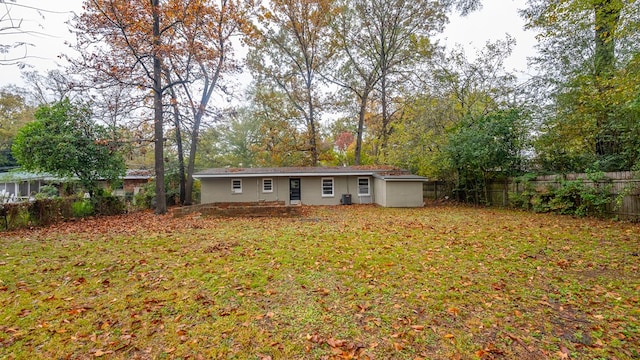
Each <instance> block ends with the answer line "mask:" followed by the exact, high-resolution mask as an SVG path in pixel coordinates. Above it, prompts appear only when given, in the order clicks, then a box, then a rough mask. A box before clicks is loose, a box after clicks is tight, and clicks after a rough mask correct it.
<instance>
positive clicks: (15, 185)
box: [0, 171, 64, 203]
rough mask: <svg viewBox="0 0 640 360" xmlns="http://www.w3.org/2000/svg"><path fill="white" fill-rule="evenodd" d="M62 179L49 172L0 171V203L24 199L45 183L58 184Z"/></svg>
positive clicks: (37, 191)
mask: <svg viewBox="0 0 640 360" xmlns="http://www.w3.org/2000/svg"><path fill="white" fill-rule="evenodd" d="M62 181H64V180H62V179H60V178H57V177H55V176H52V175H49V174H34V173H29V172H24V171H10V172H4V173H0V203H2V202H20V201H26V200H29V199H30V198H32V197H33V195H35V194H37V193H39V192H40V188H42V187H43V186H45V185H51V184H59V183H60V182H62Z"/></svg>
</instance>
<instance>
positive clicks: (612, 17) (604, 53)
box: [593, 0, 623, 156]
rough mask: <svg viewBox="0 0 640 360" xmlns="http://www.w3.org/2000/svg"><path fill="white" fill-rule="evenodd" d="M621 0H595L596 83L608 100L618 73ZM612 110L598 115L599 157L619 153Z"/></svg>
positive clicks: (603, 110)
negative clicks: (612, 77)
mask: <svg viewBox="0 0 640 360" xmlns="http://www.w3.org/2000/svg"><path fill="white" fill-rule="evenodd" d="M622 7H623V5H622V2H621V0H595V1H594V5H593V8H594V12H595V39H594V40H595V54H594V68H595V72H594V75H595V83H596V86H597V88H598V91H599V92H600V93H601V94H602V97H601V98H605V97H606V96H607V95H606V92H607V91H608V90H609V85H608V81H609V80H610V79H611V76H612V75H613V74H614V72H615V68H616V55H615V32H616V29H617V27H618V22H619V20H620V13H621V11H622ZM609 113H610V107H609V106H605V107H604V108H603V109H601V110H599V111H598V113H597V114H596V127H597V135H596V155H598V156H608V155H614V154H615V153H616V151H617V146H616V144H617V142H618V140H617V139H616V138H617V135H616V133H615V131H613V130H612V126H611V119H610V115H609Z"/></svg>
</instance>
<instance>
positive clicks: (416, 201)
mask: <svg viewBox="0 0 640 360" xmlns="http://www.w3.org/2000/svg"><path fill="white" fill-rule="evenodd" d="M385 193H386V201H385V204H384V205H383V206H387V207H422V206H424V199H423V192H422V182H419V181H386V192H385Z"/></svg>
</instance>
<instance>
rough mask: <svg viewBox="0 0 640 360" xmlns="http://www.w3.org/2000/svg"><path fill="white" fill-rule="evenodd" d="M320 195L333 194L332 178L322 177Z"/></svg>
mask: <svg viewBox="0 0 640 360" xmlns="http://www.w3.org/2000/svg"><path fill="white" fill-rule="evenodd" d="M322 196H323V197H329V196H333V178H322Z"/></svg>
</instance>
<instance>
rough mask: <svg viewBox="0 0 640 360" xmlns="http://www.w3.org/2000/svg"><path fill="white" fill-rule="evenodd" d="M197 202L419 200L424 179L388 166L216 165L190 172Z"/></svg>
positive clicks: (396, 203)
mask: <svg viewBox="0 0 640 360" xmlns="http://www.w3.org/2000/svg"><path fill="white" fill-rule="evenodd" d="M193 177H194V178H196V179H199V180H200V182H201V194H202V195H201V198H202V200H201V203H202V204H207V203H224V202H261V201H282V202H284V203H285V204H286V205H295V204H305V205H339V204H351V203H354V204H378V205H381V206H385V207H420V206H423V205H424V202H423V197H422V194H423V191H422V184H423V182H425V181H427V179H426V178H424V177H421V176H417V175H412V174H411V173H409V172H408V171H405V170H398V169H392V168H389V167H379V168H372V167H358V166H353V167H284V168H218V169H208V170H204V171H201V172H198V173H196V174H194V175H193Z"/></svg>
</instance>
